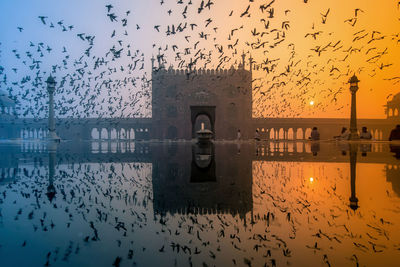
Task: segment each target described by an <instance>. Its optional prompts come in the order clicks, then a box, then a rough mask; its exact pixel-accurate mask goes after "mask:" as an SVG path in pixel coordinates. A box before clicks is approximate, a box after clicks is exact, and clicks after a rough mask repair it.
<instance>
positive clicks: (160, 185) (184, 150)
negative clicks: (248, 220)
mask: <svg viewBox="0 0 400 267" xmlns="http://www.w3.org/2000/svg"><path fill="white" fill-rule="evenodd" d="M245 152H246V153H249V157H240V156H238V155H237V154H236V146H235V145H234V144H233V145H224V146H218V145H215V147H214V144H212V143H210V144H209V146H202V147H200V146H199V145H197V144H196V145H193V146H192V147H190V146H185V145H179V144H170V145H169V147H166V146H164V149H162V151H158V153H153V155H158V156H159V157H160V160H154V161H153V162H154V163H153V193H154V213H155V214H161V215H165V214H167V213H171V214H175V213H178V214H188V213H192V214H216V213H230V214H232V215H237V214H239V216H240V218H242V219H245V215H246V213H248V212H249V211H251V210H252V206H253V199H252V161H251V157H250V149H249V150H248V151H247V150H245ZM165 159H167V160H165Z"/></svg>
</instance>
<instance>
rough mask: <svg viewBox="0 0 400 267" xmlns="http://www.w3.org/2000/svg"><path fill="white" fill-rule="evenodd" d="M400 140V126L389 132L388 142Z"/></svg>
mask: <svg viewBox="0 0 400 267" xmlns="http://www.w3.org/2000/svg"><path fill="white" fill-rule="evenodd" d="M393 140H400V124H397V125H396V128H394V129H393V130H392V131H391V132H390V136H389V141H393Z"/></svg>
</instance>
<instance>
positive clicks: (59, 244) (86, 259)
mask: <svg viewBox="0 0 400 267" xmlns="http://www.w3.org/2000/svg"><path fill="white" fill-rule="evenodd" d="M244 151H250V152H251V151H252V150H243V152H244ZM76 156H77V155H76V154H70V155H67V156H65V157H61V158H58V159H57V162H58V164H57V165H56V172H55V176H54V178H53V180H52V181H51V182H50V180H49V178H48V168H47V166H46V165H47V164H45V163H43V161H41V160H40V158H39V159H35V161H34V162H31V163H27V164H22V165H21V166H20V168H21V173H20V177H19V179H18V180H15V181H13V182H11V183H8V184H3V185H1V186H0V204H1V206H0V233H1V235H2V237H4V238H2V239H1V240H0V255H1V257H2V264H5V266H12V265H20V264H22V265H25V264H24V263H27V262H29V264H32V265H35V266H39V265H45V266H64V265H71V264H72V265H85V264H86V265H88V264H90V265H93V264H95V265H104V266H128V265H129V266H131V265H138V266H148V265H155V264H162V265H164V266H165V265H168V266H170V265H171V266H172V265H185V266H187V265H189V266H198V265H203V266H214V265H216V266H220V265H222V266H225V265H231V266H259V265H261V266H281V265H289V264H293V263H296V265H307V264H309V263H310V260H311V259H312V261H313V262H315V263H317V262H320V263H321V264H323V265H326V266H336V265H341V266H343V265H349V264H354V265H359V264H360V265H365V264H368V263H373V264H375V263H377V261H378V260H382V261H384V259H383V258H390V257H393V258H392V260H394V259H395V257H396V255H398V250H399V249H400V246H399V243H398V241H399V238H400V237H399V235H398V231H397V221H396V218H398V215H399V211H400V210H399V207H398V206H396V204H394V205H393V206H392V207H391V209H388V210H385V211H383V210H377V209H376V208H374V207H370V206H368V205H366V203H365V202H366V201H367V200H364V204H365V205H364V207H363V208H362V210H361V211H357V212H354V211H352V210H350V208H349V207H348V190H346V188H348V187H349V185H350V184H349V173H350V171H349V168H342V167H340V166H337V165H335V164H332V165H329V164H325V163H307V164H304V163H294V162H292V163H291V162H264V161H257V162H254V164H253V165H252V168H250V171H251V173H249V174H248V175H251V177H241V176H240V175H234V176H232V177H222V178H221V177H219V178H218V179H228V180H229V181H230V187H231V189H230V188H224V191H229V190H232V192H234V193H237V194H238V197H239V198H240V199H241V201H238V202H237V203H235V204H234V206H237V207H238V209H240V208H241V207H242V206H243V207H244V206H250V207H251V212H250V211H249V210H247V211H246V215H245V218H243V217H240V216H239V215H238V214H236V213H230V212H216V213H208V214H207V213H198V212H194V211H191V210H194V209H193V207H191V205H193V204H194V203H201V202H202V199H198V198H199V195H198V193H200V191H201V190H202V189H201V186H200V185H199V184H197V185H196V186H194V185H193V184H192V185H188V184H187V183H182V181H187V177H182V175H183V174H184V173H186V172H184V171H181V172H180V173H181V174H179V175H177V176H176V177H175V178H174V179H169V178H166V175H168V173H159V176H157V175H154V173H153V172H154V170H152V167H151V165H150V164H148V163H139V162H138V163H123V162H112V163H109V162H107V163H83V162H80V161H79V160H77V159H74V157H76ZM78 157H79V156H78ZM240 157H241V159H242V160H243V159H245V158H248V157H251V156H249V155H245V154H243V153H242V154H241V156H240ZM172 161H173V160H172ZM245 161H246V160H245ZM170 163H171V162H169V160H166V161H165V162H163V163H160V164H161V165H162V164H165V166H169V165H168V164H170ZM242 163H243V162H242ZM188 167H190V165H188V166H184V167H181V168H182V169H183V168H188ZM219 167H221V166H219ZM182 169H181V170H182ZM310 169H313V175H314V179H315V180H314V181H313V183H314V184H312V183H310V182H309V181H308V178H307V179H306V180H305V179H304V178H305V177H306V175H307V174H308V172H309V170H310ZM381 178H382V179H383V177H381ZM243 181H247V183H249V184H248V185H245V186H242V185H243V184H246V182H243ZM219 182H221V183H222V184H223V185H224V184H226V181H221V180H219ZM363 182H365V181H363ZM50 183H52V185H54V187H55V191H56V195H55V198H52V199H50V198H48V196H47V194H46V191H47V188H48V187H49V185H50ZM218 186H219V187H220V188H219V189H221V185H216V187H218ZM224 186H225V185H224ZM188 187H193V188H188ZM171 188H177V191H179V192H181V191H182V192H184V191H186V190H189V191H191V190H192V191H193V190H200V191H198V192H197V193H196V195H197V196H194V195H193V196H191V198H192V199H191V200H190V201H188V202H187V203H179V204H180V206H182V205H183V206H184V205H186V206H187V210H188V212H184V213H180V212H176V211H173V210H164V211H163V212H157V211H156V209H155V202H157V201H160V200H159V199H156V198H158V197H160V196H162V195H164V194H166V195H167V196H170V197H172V198H173V199H163V200H165V201H167V202H168V203H175V202H177V201H181V196H176V199H174V197H173V196H174V194H173V193H171V192H165V190H169V189H171ZM178 188H179V189H178ZM194 188H197V189H194ZM246 188H247V189H246ZM160 190H161V191H160ZM217 192H219V191H218V190H217ZM205 194H211V195H212V194H214V193H213V192H204V191H203V192H202V194H200V196H204V195H205ZM379 194H380V193H377V195H379ZM383 194H384V197H387V198H388V199H390V201H394V202H395V201H396V200H395V199H398V198H396V197H395V196H392V195H391V193H389V192H387V195H386V193H384V192H383ZM213 197H218V199H219V200H218V201H219V203H218V205H220V206H224V205H226V203H225V201H226V200H225V198H224V195H221V196H213ZM371 197H373V198H374V197H375V196H371ZM229 199H232V197H229ZM246 201H250V202H251V203H246ZM168 203H167V204H165V205H164V206H167V207H168V206H169V205H168ZM218 205H217V206H218ZM217 206H216V207H217ZM198 208H200V209H201V208H202V207H201V206H200V207H198ZM43 240H46V241H45V242H43ZM99 251H102V253H99ZM8 253H9V254H8ZM16 253H17V254H16ZM21 254H22V255H25V257H17V258H14V256H10V255H21ZM92 255H93V257H92ZM370 256H371V257H374V258H375V260H374V261H371V259H370V258H369V257H370Z"/></svg>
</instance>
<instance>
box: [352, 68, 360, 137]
mask: <svg viewBox="0 0 400 267" xmlns="http://www.w3.org/2000/svg"><path fill="white" fill-rule="evenodd" d="M358 82H359V80H358V78H357V76H356V75H353V77H351V78H350V80H349V83H350V92H351V115H350V137H349V139H350V140H357V139H359V138H360V137H359V136H358V133H357V101H356V93H357V90H358Z"/></svg>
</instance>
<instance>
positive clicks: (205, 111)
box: [190, 106, 215, 139]
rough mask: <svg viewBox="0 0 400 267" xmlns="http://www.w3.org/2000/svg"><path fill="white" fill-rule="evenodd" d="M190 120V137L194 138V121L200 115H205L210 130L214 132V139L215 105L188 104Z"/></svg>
mask: <svg viewBox="0 0 400 267" xmlns="http://www.w3.org/2000/svg"><path fill="white" fill-rule="evenodd" d="M190 113H191V116H190V117H191V122H192V138H196V132H195V123H196V119H197V117H198V116H200V115H205V116H207V117H208V119H209V120H210V124H211V131H212V132H213V133H214V136H213V139H215V106H190Z"/></svg>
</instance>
